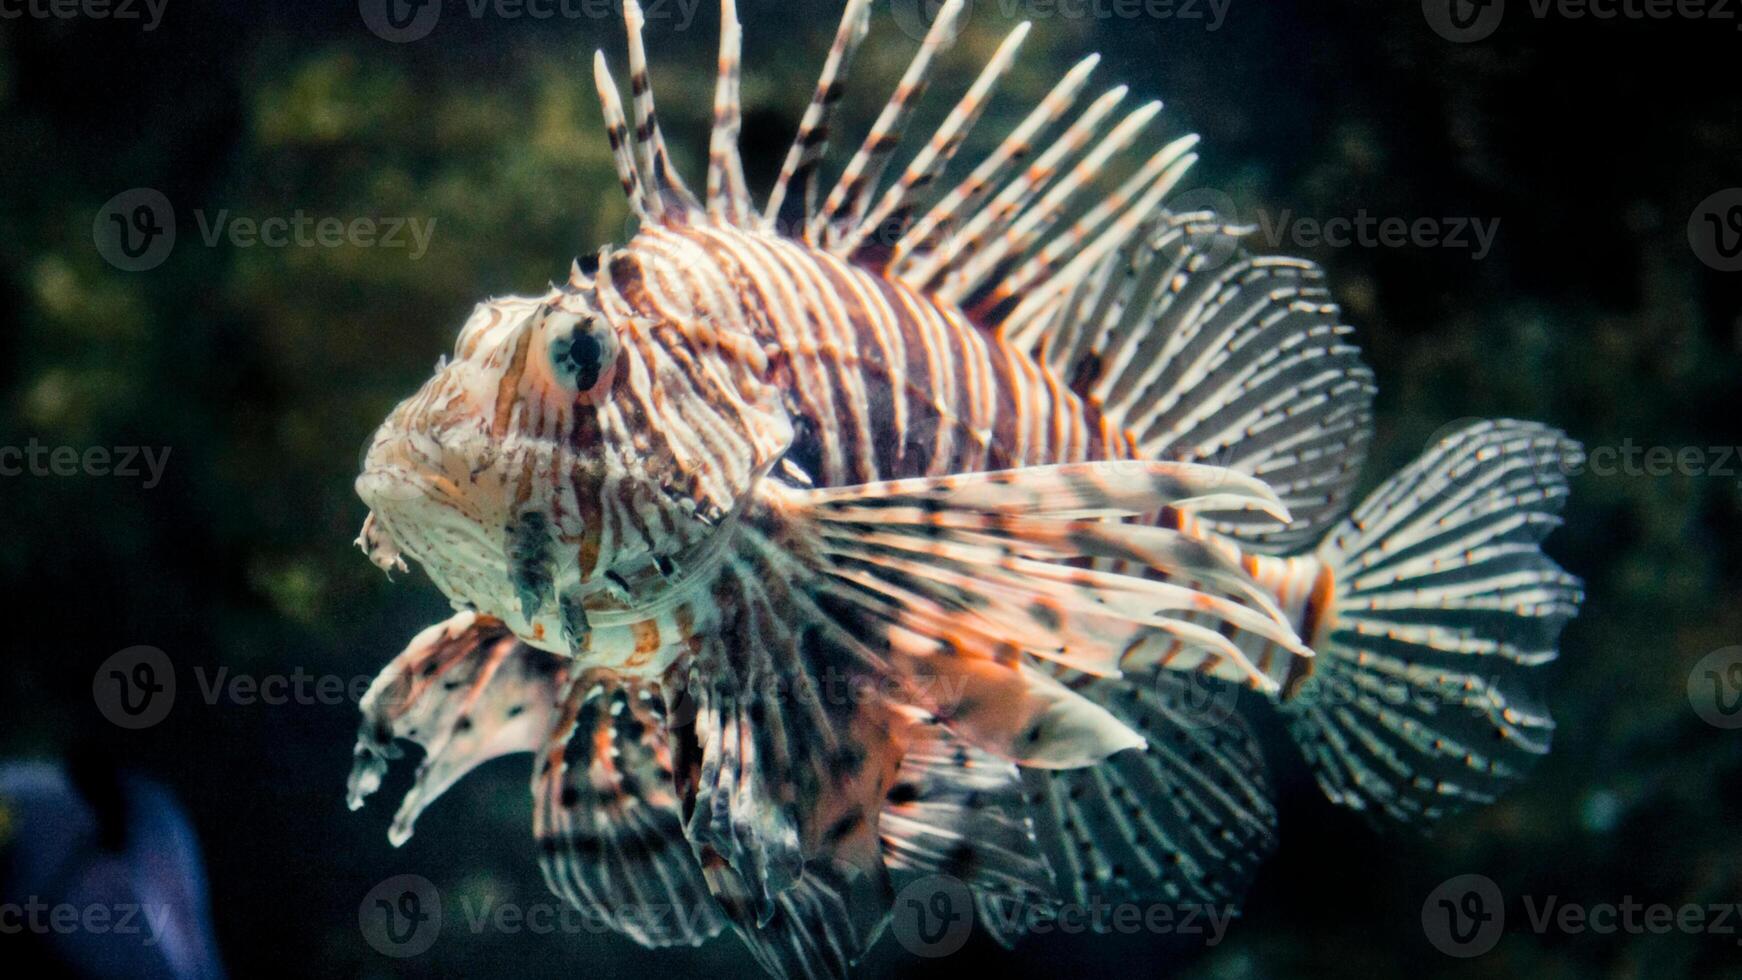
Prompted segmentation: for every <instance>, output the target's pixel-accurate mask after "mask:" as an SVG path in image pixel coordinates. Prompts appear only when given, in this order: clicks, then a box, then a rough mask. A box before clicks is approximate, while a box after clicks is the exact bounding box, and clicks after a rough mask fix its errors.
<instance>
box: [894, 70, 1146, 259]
mask: <svg viewBox="0 0 1742 980" xmlns="http://www.w3.org/2000/svg"><path fill="white" fill-rule="evenodd" d="M1130 91H1131V90H1130V88H1129V87H1128V86H1125V85H1118V86H1115V87H1113V88H1112V89H1109V90H1108V91H1107V92H1106V93H1104V94H1103V95H1102V96H1101V97H1100V98H1098V99H1096V100H1095V101H1094V102H1091V103H1090V104H1089V107H1088V108H1087V109H1085V110H1083V114H1082V115H1081V116H1079V117H1078V118H1077V120H1076V121H1075V122H1074V123H1072V124H1071V125H1070V126H1069V127H1068V128H1067V129H1066V130H1065V131H1064V133H1063V134H1061V135H1060V136H1059V137H1058V139H1057V140H1055V141H1054V142H1053V144H1052V145H1051V146H1049V147H1047V148H1046V150H1044V151H1043V152H1042V153H1041V155H1040V156H1039V157H1038V158H1036V159H1035V161H1034V162H1033V163H1032V164H1030V165H1029V166H1028V167H1026V168H1025V169H1024V170H1023V172H1022V173H1021V174H1019V175H1018V176H1017V177H1016V179H1014V180H1012V181H1011V182H1010V183H1009V184H1007V185H1006V186H1005V187H1004V189H1003V190H1001V191H999V192H998V194H997V196H995V197H994V198H993V199H992V201H991V203H989V204H988V205H987V206H986V207H985V208H983V209H982V210H981V211H980V212H979V213H978V214H976V215H975V216H974V217H973V218H971V219H969V220H968V222H967V223H966V224H964V225H963V226H962V227H961V228H960V229H956V230H952V231H951V232H950V234H949V235H948V236H947V237H945V238H944V240H943V241H940V242H938V243H937V245H936V246H935V247H934V248H932V249H931V250H930V251H929V252H927V253H926V254H925V255H923V256H918V257H917V258H916V260H915V262H914V264H913V268H912V270H911V271H909V272H908V273H906V274H905V276H904V278H905V279H906V280H907V281H908V282H909V283H911V284H913V285H914V286H915V288H917V289H920V290H922V291H931V290H933V289H934V288H935V287H936V285H937V284H938V283H940V282H941V281H946V277H951V276H952V274H953V273H954V272H955V270H956V269H958V268H959V267H960V266H961V265H962V264H963V263H964V262H966V261H968V260H970V259H971V258H972V257H973V256H974V255H975V254H976V253H977V252H978V251H979V250H980V245H981V243H982V242H983V241H984V240H985V238H986V236H987V234H988V233H989V232H991V231H992V230H993V229H995V228H1004V227H1007V226H1008V225H1009V224H1010V222H1012V221H1013V220H1016V219H1017V218H1018V217H1019V216H1020V215H1021V213H1022V211H1023V209H1024V208H1026V207H1027V206H1028V204H1029V202H1030V201H1032V200H1033V199H1034V197H1035V195H1037V194H1039V193H1040V192H1041V191H1042V190H1043V189H1044V188H1046V187H1047V186H1048V185H1049V184H1050V183H1051V182H1052V180H1053V178H1055V177H1056V176H1057V175H1058V173H1059V168H1060V167H1061V166H1062V165H1063V164H1064V162H1065V161H1066V160H1067V159H1068V158H1069V157H1070V156H1071V155H1072V154H1075V153H1076V152H1078V151H1079V150H1081V149H1082V147H1084V146H1085V145H1087V144H1088V142H1089V140H1091V139H1093V138H1094V137H1095V135H1096V134H1097V133H1098V132H1099V131H1100V128H1101V125H1102V123H1103V122H1104V121H1105V120H1106V118H1107V116H1108V115H1109V114H1110V113H1112V111H1113V109H1114V108H1115V107H1117V106H1118V105H1119V103H1120V102H1121V101H1123V100H1124V98H1125V96H1126V95H1127V94H1128V93H1129V92H1130Z"/></svg>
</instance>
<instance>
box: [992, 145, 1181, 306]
mask: <svg viewBox="0 0 1742 980" xmlns="http://www.w3.org/2000/svg"><path fill="white" fill-rule="evenodd" d="M1197 142H1198V137H1197V136H1196V135H1190V136H1182V137H1180V138H1179V139H1176V140H1174V141H1173V142H1172V143H1169V144H1168V145H1167V146H1164V147H1162V149H1161V150H1160V151H1159V152H1157V153H1156V154H1155V155H1154V156H1152V157H1150V158H1149V160H1148V162H1146V163H1145V164H1144V165H1143V167H1142V169H1140V170H1139V171H1138V172H1137V173H1136V174H1134V175H1133V176H1132V177H1130V178H1129V179H1128V180H1126V181H1125V182H1124V183H1123V184H1120V185H1119V187H1118V189H1117V190H1115V191H1114V192H1113V193H1112V194H1111V195H1109V196H1108V197H1107V198H1106V199H1105V200H1103V201H1102V202H1101V203H1099V204H1097V205H1095V206H1094V207H1093V208H1092V209H1090V210H1089V212H1088V213H1086V214H1084V215H1083V216H1082V217H1081V218H1079V219H1078V220H1077V222H1076V223H1075V224H1073V225H1072V226H1071V227H1070V228H1069V229H1067V230H1065V231H1064V232H1062V233H1060V234H1058V235H1056V236H1054V237H1053V239H1052V241H1050V242H1048V243H1047V245H1046V247H1045V248H1042V249H1040V250H1039V251H1038V252H1036V253H1035V254H1034V255H1033V257H1031V258H1030V259H1029V260H1028V261H1027V262H1025V263H1023V264H1022V265H1021V266H1020V267H1018V268H1016V269H1014V270H1013V271H1012V272H1011V273H1010V274H1009V275H1007V276H1004V277H1002V278H1001V279H999V280H998V284H997V286H996V288H995V289H993V291H992V293H991V295H990V296H989V297H988V299H987V300H986V305H987V306H991V307H997V306H998V305H1000V304H1002V303H1004V302H1005V301H1007V300H1009V299H1011V298H1014V297H1016V296H1020V295H1024V294H1025V293H1026V291H1027V290H1028V289H1029V287H1030V286H1033V285H1035V284H1036V283H1044V284H1045V288H1043V289H1039V290H1036V291H1034V292H1032V293H1027V296H1026V298H1025V299H1024V300H1023V302H1024V303H1031V302H1038V303H1045V302H1049V301H1051V300H1052V298H1053V297H1054V296H1055V295H1056V294H1058V293H1063V292H1069V291H1072V290H1074V289H1076V287H1077V285H1078V284H1079V283H1080V282H1081V281H1082V279H1083V278H1084V277H1086V276H1088V275H1089V274H1090V273H1091V272H1092V271H1093V270H1094V269H1095V268H1096V267H1097V266H1098V265H1100V263H1101V260H1102V259H1103V258H1105V257H1106V256H1107V255H1108V254H1110V253H1112V252H1113V251H1114V250H1116V249H1118V248H1120V247H1122V246H1123V245H1125V244H1126V243H1127V242H1129V241H1130V240H1131V239H1132V237H1133V236H1134V235H1136V234H1137V233H1138V231H1139V230H1140V229H1141V228H1143V227H1144V226H1146V225H1148V224H1150V223H1152V222H1153V221H1154V220H1155V212H1156V209H1157V208H1158V207H1160V205H1161V202H1162V200H1163V199H1165V198H1166V197H1167V195H1168V194H1170V193H1172V192H1173V189H1174V187H1176V186H1178V184H1179V182H1180V180H1181V178H1183V177H1184V176H1185V174H1186V171H1188V170H1190V169H1191V168H1192V165H1193V164H1194V163H1196V162H1197V155H1196V154H1193V153H1190V152H1188V151H1189V150H1190V149H1191V148H1192V147H1193V146H1195V145H1197ZM1109 221H1111V222H1112V225H1111V227H1108V228H1106V229H1105V230H1103V227H1102V226H1103V225H1106V224H1107V223H1108V222H1109ZM1091 236H1094V240H1093V241H1090V239H1091ZM1073 253H1074V255H1073V257H1072V258H1071V261H1070V263H1069V264H1068V265H1067V266H1066V267H1065V268H1064V270H1063V271H1062V272H1061V271H1059V268H1058V263H1059V262H1060V261H1061V260H1062V259H1064V257H1065V256H1066V255H1070V254H1073ZM1013 339H1014V338H1013Z"/></svg>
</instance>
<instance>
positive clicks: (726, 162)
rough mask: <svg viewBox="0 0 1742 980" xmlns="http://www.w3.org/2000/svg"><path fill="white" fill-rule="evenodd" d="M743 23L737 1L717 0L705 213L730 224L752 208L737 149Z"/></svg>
mask: <svg viewBox="0 0 1742 980" xmlns="http://www.w3.org/2000/svg"><path fill="white" fill-rule="evenodd" d="M743 63H744V25H743V24H741V23H739V21H738V0H720V77H719V83H718V87H717V88H716V89H715V91H714V128H713V132H712V133H711V134H710V135H709V138H708V213H709V214H711V215H713V216H714V217H715V218H718V219H722V220H725V221H728V222H730V223H732V224H746V223H748V221H749V212H750V209H751V207H752V204H751V200H750V191H749V188H748V187H746V186H745V183H744V160H743V158H742V157H741V156H740V155H739V152H738V138H739V134H740V133H741V132H742V131H743V128H744V102H743V78H742V72H743Z"/></svg>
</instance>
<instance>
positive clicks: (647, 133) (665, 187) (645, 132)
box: [623, 0, 701, 211]
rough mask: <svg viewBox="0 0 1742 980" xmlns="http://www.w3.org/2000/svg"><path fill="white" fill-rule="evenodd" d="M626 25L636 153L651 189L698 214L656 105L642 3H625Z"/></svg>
mask: <svg viewBox="0 0 1742 980" xmlns="http://www.w3.org/2000/svg"><path fill="white" fill-rule="evenodd" d="M623 22H624V25H625V26H626V27H627V28H628V34H629V92H630V94H631V96H633V100H634V103H635V152H636V154H637V159H639V161H640V166H641V170H642V173H643V175H644V176H645V177H646V178H647V186H649V187H650V188H652V190H653V193H654V196H655V197H656V198H660V199H662V200H663V202H664V203H667V204H673V205H676V206H677V207H678V208H679V209H680V210H686V211H696V210H700V208H701V205H700V204H699V203H698V202H697V201H696V197H695V195H694V194H692V193H690V189H689V187H687V186H686V185H685V184H684V182H683V178H682V177H680V176H678V173H677V169H676V168H675V167H673V166H672V163H671V152H670V151H669V150H667V149H666V146H665V134H664V133H663V132H661V131H660V128H659V114H658V112H657V111H656V110H655V108H654V105H653V79H652V77H651V76H650V75H649V74H648V71H647V42H646V40H645V38H644V37H643V36H642V35H643V31H644V30H645V28H646V26H647V17H646V15H645V14H643V13H642V11H641V4H640V3H639V0H624V2H623Z"/></svg>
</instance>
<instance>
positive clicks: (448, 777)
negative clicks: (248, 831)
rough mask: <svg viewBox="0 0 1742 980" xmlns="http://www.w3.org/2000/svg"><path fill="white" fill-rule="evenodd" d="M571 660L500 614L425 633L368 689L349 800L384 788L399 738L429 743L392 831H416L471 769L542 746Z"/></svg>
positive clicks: (356, 803)
mask: <svg viewBox="0 0 1742 980" xmlns="http://www.w3.org/2000/svg"><path fill="white" fill-rule="evenodd" d="M567 675H568V667H567V664H566V662H565V661H563V660H562V659H560V658H558V657H555V656H553V655H551V654H548V653H545V652H543V651H541V650H535V649H533V648H532V647H529V646H526V645H525V644H523V643H521V642H519V641H518V640H517V639H515V637H514V634H513V633H511V632H510V631H509V630H508V627H506V626H504V625H503V624H502V622H501V621H500V620H496V619H491V618H489V617H486V616H478V615H476V614H474V613H461V614H459V615H457V616H454V617H453V618H452V619H449V620H447V621H446V622H442V623H437V624H436V625H434V626H431V627H430V628H429V629H426V630H424V631H423V632H422V633H419V634H418V635H417V637H416V638H414V639H413V640H412V641H411V643H410V645H408V646H407V647H406V648H405V651H404V652H403V653H401V654H400V655H399V656H397V657H395V658H394V659H393V661H392V662H391V663H389V664H388V665H387V666H386V667H385V668H384V669H383V670H382V671H381V673H380V675H379V676H377V677H376V678H375V682H374V683H373V684H371V685H370V687H369V691H368V693H367V694H365V695H364V696H363V703H362V710H363V723H362V727H361V728H360V729H359V731H358V733H357V748H356V761H355V764H354V765H353V767H352V769H351V778H350V786H349V798H350V805H351V809H353V810H355V809H358V808H359V807H361V806H362V805H363V801H364V799H365V798H367V797H368V796H369V795H370V794H371V793H374V792H375V791H376V790H377V789H379V788H380V786H381V777H382V776H383V775H384V774H385V773H386V772H387V765H388V762H389V760H392V759H396V758H398V757H399V756H400V754H401V752H400V749H399V748H398V747H397V746H395V745H394V744H393V741H394V739H397V738H404V739H408V740H410V741H413V742H416V743H418V744H419V745H421V746H423V750H424V757H423V761H422V762H421V763H419V765H418V767H417V781H416V782H415V783H414V784H413V786H412V788H411V790H410V792H408V793H406V795H405V799H404V801H403V802H402V803H401V804H400V807H399V812H398V814H397V815H395V817H394V819H393V827H392V829H391V830H390V831H389V832H388V838H389V839H390V840H391V841H392V842H393V843H394V844H395V845H399V844H403V843H405V842H406V841H407V840H409V839H410V838H411V832H412V826H413V824H414V823H415V822H416V821H417V817H418V814H420V813H422V812H423V810H424V808H425V807H428V806H429V805H430V804H431V803H433V802H435V800H436V798H437V797H439V796H441V795H442V793H443V792H445V791H446V790H447V788H448V787H449V786H452V785H453V784H454V782H455V781H456V780H458V779H459V778H460V777H461V776H464V775H465V774H466V773H468V772H470V771H471V770H473V769H474V768H476V767H478V766H480V765H482V764H483V763H485V762H488V761H490V760H491V759H494V758H497V757H499V756H504V755H511V754H513V753H516V752H532V751H535V750H536V749H538V747H539V745H540V743H541V742H542V741H543V739H544V735H545V733H546V732H548V731H549V730H550V727H551V725H552V723H553V722H554V719H555V717H556V710H557V700H558V697H559V696H560V692H561V691H562V689H563V685H564V684H565V682H566V680H567Z"/></svg>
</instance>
